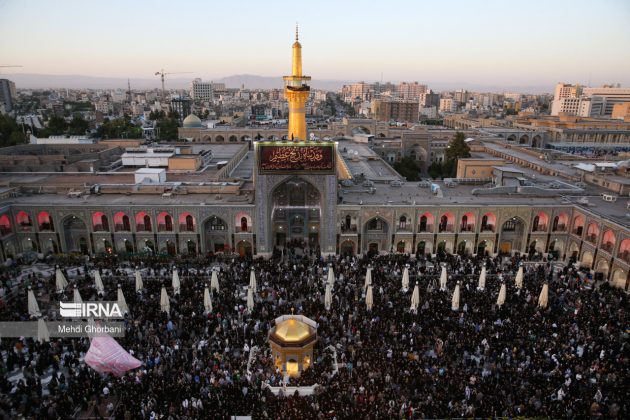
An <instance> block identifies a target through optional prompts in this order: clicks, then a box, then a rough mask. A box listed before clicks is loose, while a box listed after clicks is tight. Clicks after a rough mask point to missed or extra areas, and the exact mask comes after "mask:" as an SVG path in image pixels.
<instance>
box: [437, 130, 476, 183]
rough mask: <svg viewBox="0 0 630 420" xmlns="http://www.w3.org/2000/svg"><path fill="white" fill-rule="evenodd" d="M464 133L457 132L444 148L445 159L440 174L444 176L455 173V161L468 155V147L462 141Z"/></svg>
mask: <svg viewBox="0 0 630 420" xmlns="http://www.w3.org/2000/svg"><path fill="white" fill-rule="evenodd" d="M465 139H466V136H464V133H460V132H457V133H455V137H453V139H452V140H451V141H450V143H449V144H448V147H447V148H446V160H445V162H444V164H443V165H442V174H443V176H445V177H455V176H456V175H457V161H458V160H459V159H464V158H469V157H470V147H468V145H467V144H466V142H465V141H464V140H465Z"/></svg>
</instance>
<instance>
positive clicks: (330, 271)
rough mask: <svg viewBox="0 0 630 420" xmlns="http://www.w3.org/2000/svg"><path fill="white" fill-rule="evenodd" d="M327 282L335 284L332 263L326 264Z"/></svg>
mask: <svg viewBox="0 0 630 420" xmlns="http://www.w3.org/2000/svg"><path fill="white" fill-rule="evenodd" d="M328 284H330V285H331V286H332V285H334V284H335V270H333V268H332V265H330V264H329V265H328Z"/></svg>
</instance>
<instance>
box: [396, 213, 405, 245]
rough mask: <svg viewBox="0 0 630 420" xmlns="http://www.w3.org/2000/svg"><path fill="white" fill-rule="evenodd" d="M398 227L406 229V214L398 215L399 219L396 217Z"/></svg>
mask: <svg viewBox="0 0 630 420" xmlns="http://www.w3.org/2000/svg"><path fill="white" fill-rule="evenodd" d="M398 229H400V230H405V229H407V216H400V219H398ZM403 246H404V245H403Z"/></svg>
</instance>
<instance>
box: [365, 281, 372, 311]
mask: <svg viewBox="0 0 630 420" xmlns="http://www.w3.org/2000/svg"><path fill="white" fill-rule="evenodd" d="M373 305H374V297H373V296H372V285H371V284H370V285H369V286H368V287H367V292H366V293H365V306H366V307H367V310H368V311H371V310H372V306H373Z"/></svg>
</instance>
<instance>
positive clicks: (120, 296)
mask: <svg viewBox="0 0 630 420" xmlns="http://www.w3.org/2000/svg"><path fill="white" fill-rule="evenodd" d="M116 301H117V302H118V307H119V308H120V311H121V312H122V313H123V314H124V313H128V312H129V307H128V306H127V301H126V300H125V295H123V291H122V289H121V287H120V284H119V285H118V297H117V299H116Z"/></svg>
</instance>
